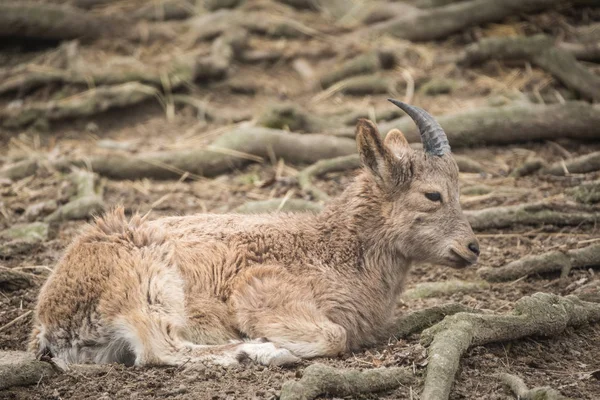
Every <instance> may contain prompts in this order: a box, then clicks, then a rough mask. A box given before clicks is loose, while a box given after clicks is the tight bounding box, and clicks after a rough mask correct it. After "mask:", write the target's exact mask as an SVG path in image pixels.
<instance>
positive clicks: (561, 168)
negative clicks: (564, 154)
mask: <svg viewBox="0 0 600 400" xmlns="http://www.w3.org/2000/svg"><path fill="white" fill-rule="evenodd" d="M599 170H600V151H596V152H593V153H590V154H586V155H583V156H580V157H575V158H572V159H570V160H567V161H560V162H557V163H554V164H552V165H549V166H548V167H547V168H544V169H543V170H542V172H543V173H546V174H552V175H561V176H563V175H568V174H585V173H587V172H593V171H599Z"/></svg>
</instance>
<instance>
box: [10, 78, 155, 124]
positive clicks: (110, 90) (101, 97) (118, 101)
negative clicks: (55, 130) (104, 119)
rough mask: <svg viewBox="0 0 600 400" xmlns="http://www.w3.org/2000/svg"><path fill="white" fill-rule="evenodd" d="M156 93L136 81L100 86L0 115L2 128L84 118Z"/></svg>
mask: <svg viewBox="0 0 600 400" xmlns="http://www.w3.org/2000/svg"><path fill="white" fill-rule="evenodd" d="M157 93H158V91H157V90H156V89H155V88H153V87H151V86H146V85H142V84H140V83H137V82H129V83H124V84H122V85H118V86H101V87H98V88H95V89H91V90H88V91H85V92H83V93H80V94H78V95H75V96H71V97H68V98H66V99H61V100H55V101H48V102H43V103H33V104H28V105H25V106H23V107H20V108H14V109H6V110H4V111H1V112H0V120H1V121H2V126H4V127H6V128H20V127H23V126H27V125H30V124H32V123H34V122H36V121H40V120H45V121H55V120H60V119H65V118H75V117H85V116H89V115H94V114H97V113H99V112H102V111H106V110H108V109H111V108H115V107H125V106H130V105H133V104H137V103H140V102H142V101H144V100H147V99H150V98H153V97H154V96H156V95H157Z"/></svg>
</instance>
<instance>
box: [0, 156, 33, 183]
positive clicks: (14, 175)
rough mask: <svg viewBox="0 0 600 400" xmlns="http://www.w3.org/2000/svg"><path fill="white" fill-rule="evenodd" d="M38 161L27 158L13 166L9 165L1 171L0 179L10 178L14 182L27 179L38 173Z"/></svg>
mask: <svg viewBox="0 0 600 400" xmlns="http://www.w3.org/2000/svg"><path fill="white" fill-rule="evenodd" d="M37 169H38V160H36V159H33V158H27V159H25V160H21V161H18V162H16V163H13V164H8V165H5V166H4V167H2V169H0V177H1V178H8V179H10V180H13V181H18V180H19V179H23V178H26V177H28V176H31V175H33V174H35V173H36V172H37Z"/></svg>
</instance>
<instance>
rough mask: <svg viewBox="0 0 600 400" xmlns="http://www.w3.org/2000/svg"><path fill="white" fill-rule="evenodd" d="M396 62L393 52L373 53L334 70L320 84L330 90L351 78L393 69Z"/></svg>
mask: <svg viewBox="0 0 600 400" xmlns="http://www.w3.org/2000/svg"><path fill="white" fill-rule="evenodd" d="M395 62H396V60H395V57H394V55H393V54H392V53H391V52H386V51H372V52H369V53H365V54H361V55H360V56H358V57H354V58H352V59H351V60H349V61H346V62H344V63H343V64H341V65H340V66H339V67H337V68H335V69H333V71H330V72H327V73H326V74H324V75H323V76H322V77H321V78H320V79H319V82H320V83H321V86H323V88H328V87H329V86H331V85H333V84H334V83H337V82H339V81H342V80H344V79H346V78H349V77H351V76H355V75H368V74H373V73H375V72H378V71H380V70H382V69H388V68H392V67H393V66H394V64H395Z"/></svg>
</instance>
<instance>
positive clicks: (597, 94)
mask: <svg viewBox="0 0 600 400" xmlns="http://www.w3.org/2000/svg"><path fill="white" fill-rule="evenodd" d="M492 59H493V60H498V59H503V60H524V61H528V62H530V63H532V64H534V65H537V66H538V67H540V68H542V69H544V70H546V71H548V72H549V73H550V74H551V75H553V76H554V77H556V78H557V79H558V80H559V81H561V82H562V83H563V84H564V85H565V86H566V87H568V88H569V89H572V90H574V91H576V92H577V93H580V94H581V95H582V96H584V97H586V98H588V99H591V100H596V101H598V100H600V78H598V76H596V75H594V74H593V73H592V72H590V71H589V70H588V69H587V68H585V67H584V66H583V65H581V64H580V63H579V62H577V59H576V58H575V56H574V55H572V54H571V53H569V52H568V51H566V50H563V49H561V48H560V47H557V46H555V45H554V41H553V40H552V39H551V38H550V37H548V36H545V35H536V36H531V37H508V38H487V39H483V40H481V41H480V42H479V43H475V44H473V45H471V46H469V47H468V48H467V50H466V52H465V57H464V58H463V60H462V63H463V64H467V65H473V64H477V63H482V62H485V61H488V60H492Z"/></svg>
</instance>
